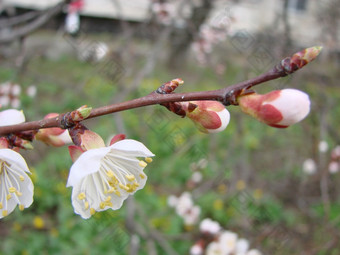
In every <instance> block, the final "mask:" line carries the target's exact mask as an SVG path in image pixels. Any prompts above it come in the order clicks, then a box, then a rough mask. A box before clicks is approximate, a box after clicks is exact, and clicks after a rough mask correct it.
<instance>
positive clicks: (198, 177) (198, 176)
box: [190, 172, 203, 183]
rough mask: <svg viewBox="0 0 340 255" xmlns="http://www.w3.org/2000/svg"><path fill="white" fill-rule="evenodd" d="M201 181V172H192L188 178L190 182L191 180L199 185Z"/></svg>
mask: <svg viewBox="0 0 340 255" xmlns="http://www.w3.org/2000/svg"><path fill="white" fill-rule="evenodd" d="M202 179H203V175H202V173H201V172H194V173H193V174H192V175H191V178H190V180H192V181H193V182H194V183H200V182H201V181H202Z"/></svg>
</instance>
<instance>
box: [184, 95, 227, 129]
mask: <svg viewBox="0 0 340 255" xmlns="http://www.w3.org/2000/svg"><path fill="white" fill-rule="evenodd" d="M182 107H183V110H184V111H185V113H186V116H187V117H189V118H190V119H191V120H192V121H193V122H194V123H195V124H196V126H197V127H198V129H199V130H200V131H202V132H204V133H218V132H220V131H223V130H224V129H225V128H226V127H227V126H228V124H229V120H230V114H229V111H228V110H227V109H226V108H225V107H224V105H223V104H221V103H219V102H217V101H190V102H183V103H182Z"/></svg>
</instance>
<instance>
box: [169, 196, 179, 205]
mask: <svg viewBox="0 0 340 255" xmlns="http://www.w3.org/2000/svg"><path fill="white" fill-rule="evenodd" d="M177 201H178V198H177V197H176V196H174V195H171V196H169V197H168V205H169V206H170V207H176V204H177Z"/></svg>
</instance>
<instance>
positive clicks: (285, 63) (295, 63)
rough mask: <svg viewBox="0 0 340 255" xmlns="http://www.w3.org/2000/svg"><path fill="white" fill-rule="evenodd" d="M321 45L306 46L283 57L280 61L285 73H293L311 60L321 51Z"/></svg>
mask: <svg viewBox="0 0 340 255" xmlns="http://www.w3.org/2000/svg"><path fill="white" fill-rule="evenodd" d="M321 50H322V46H314V47H310V48H306V49H304V50H302V51H299V52H297V53H295V54H294V55H293V56H292V57H288V58H285V59H283V60H282V61H281V67H282V68H283V70H284V71H285V73H286V74H291V73H294V72H295V71H296V70H298V69H301V68H302V67H303V66H305V65H307V64H308V63H310V62H312V61H313V60H314V59H315V58H316V57H317V56H318V55H319V54H320V52H321Z"/></svg>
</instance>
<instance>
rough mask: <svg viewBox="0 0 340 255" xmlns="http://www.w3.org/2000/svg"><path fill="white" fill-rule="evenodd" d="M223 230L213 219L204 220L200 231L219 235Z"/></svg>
mask: <svg viewBox="0 0 340 255" xmlns="http://www.w3.org/2000/svg"><path fill="white" fill-rule="evenodd" d="M220 230H221V226H220V224H219V223H218V222H217V221H213V220H211V219H204V220H202V221H201V223H200V231H201V232H208V233H211V234H217V233H218V232H219V231H220Z"/></svg>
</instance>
